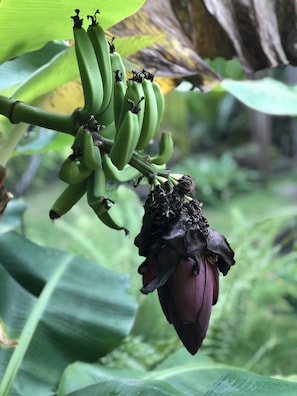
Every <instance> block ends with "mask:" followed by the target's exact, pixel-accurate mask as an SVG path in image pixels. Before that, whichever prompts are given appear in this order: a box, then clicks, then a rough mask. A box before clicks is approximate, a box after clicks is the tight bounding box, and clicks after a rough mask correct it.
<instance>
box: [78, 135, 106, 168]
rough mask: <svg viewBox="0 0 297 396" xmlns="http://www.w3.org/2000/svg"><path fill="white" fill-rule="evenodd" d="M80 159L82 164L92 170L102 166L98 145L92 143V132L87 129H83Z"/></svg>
mask: <svg viewBox="0 0 297 396" xmlns="http://www.w3.org/2000/svg"><path fill="white" fill-rule="evenodd" d="M82 128H84V127H82ZM80 160H81V162H82V164H83V165H85V167H86V168H88V169H90V170H94V169H97V168H100V167H101V166H102V160H101V152H100V149H99V147H98V146H95V145H94V141H93V135H92V132H90V131H89V130H87V129H84V139H83V145H82V155H81V158H80Z"/></svg>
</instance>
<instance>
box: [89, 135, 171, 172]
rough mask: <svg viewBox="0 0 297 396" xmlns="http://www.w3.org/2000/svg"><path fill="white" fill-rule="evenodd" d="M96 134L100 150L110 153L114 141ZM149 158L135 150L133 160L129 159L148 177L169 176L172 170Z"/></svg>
mask: <svg viewBox="0 0 297 396" xmlns="http://www.w3.org/2000/svg"><path fill="white" fill-rule="evenodd" d="M94 135H95V137H96V139H97V140H98V142H100V145H99V147H100V150H102V151H104V152H105V153H107V154H109V153H110V150H111V147H112V145H113V141H112V140H109V139H106V138H104V137H103V136H101V135H99V134H98V133H96V134H94ZM147 158H148V157H147V155H139V154H137V153H135V152H134V153H133V155H132V158H131V160H130V161H129V164H130V165H131V166H133V168H135V169H137V170H138V171H139V172H140V173H141V174H142V175H143V176H145V177H147V178H148V179H150V178H153V177H155V176H163V177H165V178H167V177H168V175H169V173H170V172H169V171H168V170H167V169H160V168H157V167H156V166H155V165H154V164H152V163H150V162H149V161H148V159H147Z"/></svg>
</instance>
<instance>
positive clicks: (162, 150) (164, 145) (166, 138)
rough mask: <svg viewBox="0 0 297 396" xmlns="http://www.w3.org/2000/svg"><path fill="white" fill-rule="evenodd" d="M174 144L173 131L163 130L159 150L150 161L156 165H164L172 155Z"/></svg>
mask: <svg viewBox="0 0 297 396" xmlns="http://www.w3.org/2000/svg"><path fill="white" fill-rule="evenodd" d="M173 149H174V144H173V140H172V136H171V132H163V133H162V135H161V138H160V142H159V152H158V154H157V155H155V156H154V157H151V158H150V162H152V163H153V164H156V165H164V164H166V162H168V161H169V160H170V158H171V156H172V153H173Z"/></svg>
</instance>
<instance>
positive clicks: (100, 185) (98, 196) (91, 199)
mask: <svg viewBox="0 0 297 396" xmlns="http://www.w3.org/2000/svg"><path fill="white" fill-rule="evenodd" d="M87 199H88V204H89V205H90V206H91V207H92V208H93V209H94V210H95V209H96V210H97V211H98V212H99V209H100V210H102V211H103V210H105V209H107V208H108V198H107V197H106V178H105V173H104V171H103V169H102V168H97V169H95V170H93V171H92V173H91V174H90V176H89V177H88V185H87Z"/></svg>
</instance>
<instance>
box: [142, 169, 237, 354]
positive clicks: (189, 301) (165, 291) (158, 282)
mask: <svg viewBox="0 0 297 396" xmlns="http://www.w3.org/2000/svg"><path fill="white" fill-rule="evenodd" d="M192 192H193V182H192V179H191V178H190V177H189V176H182V177H181V178H180V179H179V180H178V183H175V184H173V183H171V182H170V179H169V180H168V181H166V182H165V183H162V184H161V183H160V184H158V185H157V186H156V187H155V189H154V190H152V191H151V192H150V194H149V196H148V198H147V200H146V202H145V205H144V210H145V213H144V216H143V224H142V228H141V231H140V233H139V234H138V235H137V237H136V238H135V245H136V246H137V247H138V249H139V254H140V255H141V256H145V257H146V258H145V260H144V262H143V263H142V264H141V265H140V266H139V269H138V272H139V273H140V274H141V275H142V280H143V287H142V289H141V292H142V293H144V294H148V293H151V292H153V291H154V290H156V289H157V292H158V296H159V301H160V304H161V307H162V309H163V312H164V314H165V316H166V318H167V320H168V322H169V323H171V324H173V326H174V328H175V330H176V332H177V334H178V336H179V337H180V339H181V341H182V342H183V344H184V345H185V347H186V348H187V350H188V351H189V352H190V353H191V354H195V353H196V352H197V351H198V349H199V348H200V346H201V344H202V341H203V339H204V338H205V336H206V332H207V328H208V323H209V318H210V314H211V308H212V305H214V304H216V302H217V300H218V293H219V271H220V272H222V273H223V275H226V274H227V273H228V271H229V269H230V267H231V266H232V265H234V263H235V260H234V253H233V251H232V249H231V247H230V246H229V244H228V242H227V240H226V239H225V238H224V237H223V236H222V235H221V234H219V233H218V232H217V231H214V230H212V229H210V228H209V224H208V222H207V220H206V218H205V217H204V216H203V213H202V205H201V204H200V202H199V201H197V200H196V199H194V198H193V197H192Z"/></svg>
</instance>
